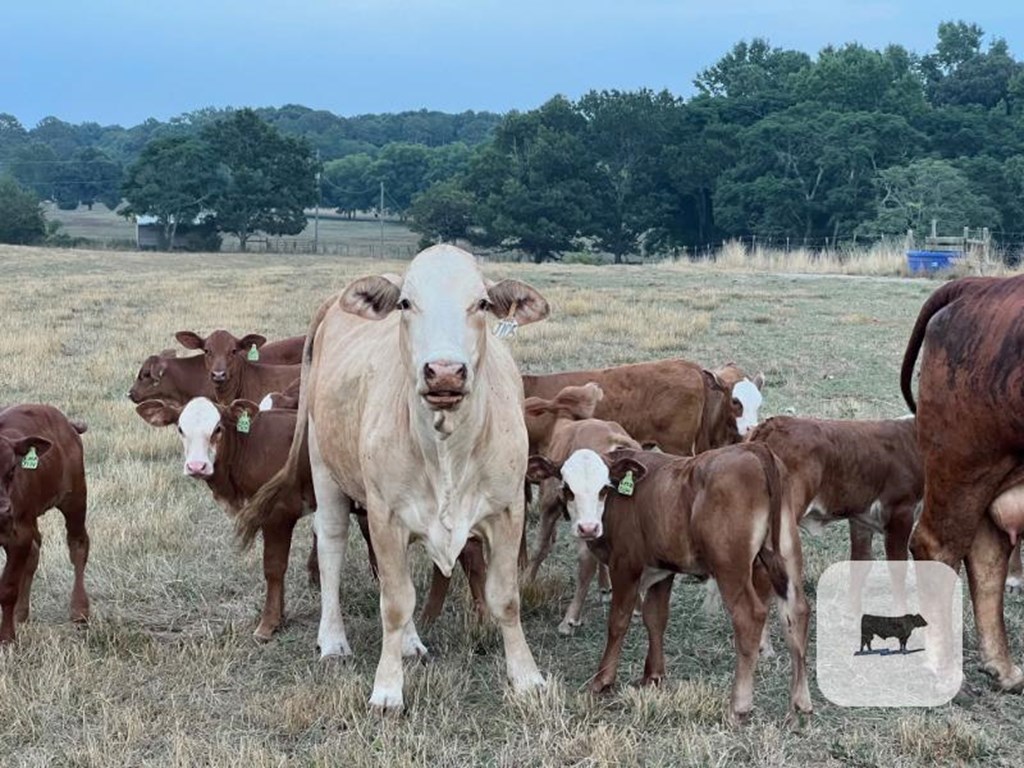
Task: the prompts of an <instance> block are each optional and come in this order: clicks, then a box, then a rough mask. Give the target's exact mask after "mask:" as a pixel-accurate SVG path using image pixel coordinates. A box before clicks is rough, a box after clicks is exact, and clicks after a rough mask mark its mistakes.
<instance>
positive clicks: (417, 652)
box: [402, 632, 430, 660]
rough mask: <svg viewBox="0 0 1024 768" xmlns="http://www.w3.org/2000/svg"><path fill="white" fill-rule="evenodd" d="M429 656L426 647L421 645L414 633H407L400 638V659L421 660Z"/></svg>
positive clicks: (418, 637)
mask: <svg viewBox="0 0 1024 768" xmlns="http://www.w3.org/2000/svg"><path fill="white" fill-rule="evenodd" d="M429 655H430V652H429V651H428V650H427V646H425V645H424V644H423V642H422V641H421V640H420V636H419V635H418V634H416V632H410V633H407V634H406V635H404V636H403V637H402V658H405V659H421V660H422V659H426V658H427V656H429Z"/></svg>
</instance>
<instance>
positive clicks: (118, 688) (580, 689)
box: [0, 246, 1024, 768]
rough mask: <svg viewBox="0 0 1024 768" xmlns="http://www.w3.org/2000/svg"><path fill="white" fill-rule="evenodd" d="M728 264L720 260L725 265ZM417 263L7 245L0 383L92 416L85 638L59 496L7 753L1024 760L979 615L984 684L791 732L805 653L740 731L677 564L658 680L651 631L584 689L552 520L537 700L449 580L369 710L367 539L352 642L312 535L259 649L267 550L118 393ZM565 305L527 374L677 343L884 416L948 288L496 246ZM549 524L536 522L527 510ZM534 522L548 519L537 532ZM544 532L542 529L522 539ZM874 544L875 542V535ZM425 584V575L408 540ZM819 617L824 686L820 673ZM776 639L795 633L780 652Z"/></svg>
mask: <svg viewBox="0 0 1024 768" xmlns="http://www.w3.org/2000/svg"><path fill="white" fill-rule="evenodd" d="M722 266H723V267H725V266H727V265H725V264H723V265H722ZM388 269H390V270H393V271H398V270H400V269H401V265H400V264H387V263H384V262H372V261H368V260H355V259H353V260H342V259H338V258H336V257H334V258H332V257H308V256H299V257H288V258H284V257H274V256H266V255H251V256H242V255H238V254H217V255H215V256H204V255H182V254H174V255H165V254H137V253H101V252H89V251H68V250H53V251H48V250H42V249H28V248H15V247H3V246H0V274H2V275H3V277H2V279H0V308H2V314H0V400H2V401H3V402H6V403H15V402H22V401H44V402H49V403H53V404H55V405H57V406H59V407H60V408H62V409H63V410H64V411H65V412H66V413H68V414H69V415H72V416H74V417H77V418H82V419H85V420H86V421H87V422H88V424H89V431H88V433H87V434H86V435H84V438H83V439H84V442H85V446H86V460H87V471H88V478H89V483H90V494H91V495H90V510H89V528H90V533H91V535H92V554H91V559H90V563H89V568H88V570H87V576H86V578H87V584H88V587H89V589H90V594H91V597H92V605H93V620H92V622H91V623H90V625H89V626H88V628H84V629H82V628H75V627H73V626H71V625H70V624H69V622H68V620H67V602H68V593H69V590H70V585H71V570H70V565H69V564H68V562H67V554H66V549H65V548H64V546H63V532H62V523H61V518H60V515H59V513H56V512H51V513H49V514H48V515H47V516H46V518H44V520H43V523H44V526H43V531H44V547H43V557H42V563H41V567H40V570H39V575H38V577H37V581H36V588H35V591H34V594H33V616H32V620H31V622H29V623H28V624H26V625H24V626H22V627H20V628H19V635H18V642H17V644H16V645H15V646H14V647H10V648H6V649H3V650H2V651H0V762H2V764H3V765H5V766H14V765H38V766H43V765H47V766H58V765H61V766H63V765H74V766H129V765H130V766H140V765H159V766H191V765H204V766H236V765H245V766H283V765H288V766H292V765H294V766H306V765H343V766H353V767H355V766H366V765H380V764H384V765H396V766H398V765H431V766H437V767H440V766H448V765H480V764H486V765H510V766H511V765H517V766H518V765H522V766H533V765H558V766H562V765H565V766H570V765H582V766H604V765H636V764H644V765H694V766H705V765H715V766H718V765H723V766H728V765H773V766H776V765H837V766H838V765H858V766H885V768H892V767H893V766H906V765H921V766H926V765H932V764H940V765H952V764H967V763H986V764H994V765H995V764H998V765H1019V764H1020V763H1021V761H1022V760H1024V699H1022V698H1021V697H1014V696H1005V695H999V694H996V693H993V692H991V690H990V687H989V683H988V681H987V679H986V678H985V677H984V676H982V675H981V674H980V673H979V672H978V671H977V668H978V664H977V661H978V657H977V652H976V643H975V637H974V632H973V622H972V621H971V620H968V621H967V627H968V630H967V632H968V634H967V638H966V649H967V659H966V668H967V683H968V686H967V689H966V692H965V693H963V694H961V695H960V696H959V697H958V698H957V700H956V701H955V703H952V704H950V705H948V706H945V707H941V708H938V709H933V710H910V709H890V710H882V709H843V708H840V707H836V706H834V705H832V704H830V703H829V702H828V701H826V700H825V699H824V698H823V697H822V696H821V695H820V693H819V692H818V691H817V689H816V688H815V686H814V685H813V684H812V686H811V687H812V695H813V697H814V704H815V708H816V714H815V716H814V717H813V718H812V719H811V720H810V721H809V722H807V723H805V724H802V725H799V724H797V725H794V724H789V723H787V722H785V713H786V705H787V693H788V691H787V688H788V674H789V673H788V658H787V656H786V655H785V654H780V655H779V656H777V657H776V658H774V659H770V660H766V661H763V662H762V663H761V665H760V666H759V668H758V672H757V677H756V689H755V710H754V715H753V717H752V719H751V721H750V722H749V723H748V724H747V725H746V726H744V727H742V728H739V729H732V728H730V727H729V726H727V725H726V724H725V720H724V713H725V705H726V701H727V697H728V689H729V685H730V682H731V678H732V668H733V658H734V656H733V650H732V640H731V630H730V628H729V626H728V623H727V620H726V618H725V617H724V615H705V614H704V612H703V611H702V610H701V601H702V599H703V595H704V591H703V589H702V588H701V587H700V586H697V585H693V584H687V583H683V582H681V581H679V580H677V584H676V587H675V589H674V590H673V608H672V615H671V619H670V622H669V629H668V636H667V654H668V678H667V680H666V683H665V685H664V686H663V687H662V688H661V689H659V690H639V689H635V688H633V687H631V686H629V685H628V684H627V683H626V681H629V680H631V679H635V678H637V677H639V675H640V672H641V669H642V663H643V654H644V652H645V650H646V639H645V635H644V631H643V627H642V625H639V624H637V625H634V627H633V628H632V630H631V633H630V636H629V639H628V641H627V647H626V652H625V654H624V658H623V668H622V670H621V672H620V681H622V682H621V684H620V686H619V688H618V689H617V691H616V692H615V693H613V694H611V695H609V696H607V697H601V698H594V697H591V696H590V695H589V694H587V693H586V692H585V685H586V682H587V679H588V678H589V677H590V675H592V674H593V672H594V671H595V669H596V664H597V660H598V657H599V654H600V651H601V648H602V647H603V641H604V624H603V621H604V618H603V617H604V608H603V607H602V606H600V605H598V604H597V603H596V600H595V601H593V602H591V603H589V604H588V607H587V613H586V623H585V625H584V626H583V627H581V628H580V629H579V630H578V631H577V634H576V636H575V637H573V638H568V639H567V638H563V637H561V636H559V635H558V633H557V631H556V626H557V624H558V621H559V619H560V617H561V614H562V612H563V611H564V608H565V605H566V603H567V601H568V599H569V597H570V593H571V588H572V587H571V584H572V582H571V573H572V571H573V568H572V566H571V562H572V555H573V551H572V547H570V545H569V543H568V535H567V532H565V531H562V533H561V536H560V541H559V544H558V546H556V548H555V555H554V556H553V557H552V558H551V559H550V560H549V561H548V562H547V563H546V564H545V566H544V568H543V569H542V571H541V573H542V577H541V579H540V580H539V582H538V583H537V584H535V585H533V586H531V587H530V588H528V589H527V590H526V592H525V594H524V600H523V617H524V622H525V629H526V634H527V638H528V640H529V641H530V643H531V646H532V649H533V651H534V654H535V655H536V657H537V661H538V664H539V666H540V667H541V669H542V671H543V672H544V673H545V674H547V675H549V676H550V682H549V685H548V687H547V689H546V691H545V692H544V693H543V694H541V695H539V696H535V697H532V698H528V699H523V700H520V699H517V698H515V697H513V696H511V695H510V694H509V693H508V691H507V688H506V685H505V682H504V679H503V677H504V675H503V670H504V663H503V660H502V655H501V643H500V639H499V637H498V634H497V632H495V631H494V630H492V629H491V628H489V627H487V626H484V627H480V626H475V625H474V624H473V622H472V621H471V619H470V618H469V616H470V611H469V610H468V607H469V600H468V589H467V588H466V586H465V584H464V581H463V579H462V577H461V575H459V576H458V577H457V578H456V581H455V582H454V586H455V588H454V590H453V599H450V600H449V602H448V605H447V606H446V609H445V613H444V615H443V616H442V618H441V620H440V621H439V622H438V624H437V625H435V626H434V627H432V628H430V629H429V630H427V631H426V632H425V633H424V640H425V641H426V643H427V644H428V646H429V647H430V650H431V652H432V654H433V659H434V660H433V663H431V664H427V665H418V664H412V663H411V662H410V666H409V667H408V669H407V673H408V674H407V677H406V704H407V710H406V714H405V715H404V716H403V717H401V718H396V719H393V720H385V721H381V720H379V719H378V718H377V717H375V716H373V715H371V714H369V713H368V712H367V710H366V699H367V698H368V696H369V693H370V688H371V684H372V677H373V671H374V668H375V665H376V661H377V654H378V651H379V646H380V624H379V619H378V615H377V592H376V588H375V585H374V582H373V581H372V580H371V579H370V577H369V575H368V569H367V565H366V557H365V547H364V545H363V543H362V541H361V539H360V537H359V536H357V535H353V536H352V537H351V538H350V547H351V549H352V556H351V557H349V558H348V560H347V562H346V573H345V577H344V584H343V600H344V606H343V607H344V611H345V615H346V621H347V628H348V632H349V639H350V641H351V642H352V645H353V648H354V650H355V652H356V657H355V659H354V660H352V661H350V662H345V663H322V662H320V661H318V659H317V653H316V651H315V647H314V646H315V641H316V626H317V621H318V616H319V596H318V595H317V593H315V592H313V591H312V590H311V589H310V588H309V587H308V586H307V585H306V580H305V573H304V568H303V563H304V559H305V556H306V553H307V551H308V549H309V525H308V522H307V523H303V524H301V525H300V526H299V527H298V528H297V532H296V546H295V550H294V552H293V556H292V567H291V569H290V571H289V577H288V621H287V624H286V625H285V626H284V628H283V629H282V631H281V632H280V633H279V635H278V636H277V637H276V638H275V639H274V640H273V641H272V642H270V643H268V644H265V645H258V644H256V643H255V642H254V641H253V639H252V637H251V632H252V629H253V627H254V622H255V619H256V616H257V614H258V611H259V608H260V605H261V604H262V597H263V578H262V573H261V567H260V561H259V557H258V548H257V552H251V553H246V554H244V555H243V554H240V553H239V552H238V550H237V547H236V546H235V543H234V541H233V538H232V535H231V530H230V526H229V524H228V521H227V520H226V518H225V516H224V514H223V513H222V512H221V511H220V510H219V508H218V507H217V506H216V505H215V504H214V502H213V500H212V498H211V497H210V495H209V493H208V492H207V490H206V488H205V486H202V485H201V484H199V483H198V482H196V481H192V480H190V479H188V478H186V477H183V476H182V474H181V469H180V462H181V459H180V447H179V442H178V439H177V437H176V436H175V434H174V433H173V431H171V430H157V429H153V428H151V427H149V426H147V425H146V424H145V423H143V421H142V420H141V419H139V418H138V417H137V416H136V415H135V413H134V410H133V407H132V404H131V403H130V402H129V401H128V399H127V398H126V397H125V392H126V391H127V389H128V387H129V385H130V383H131V380H132V378H133V377H134V376H135V373H136V371H137V369H138V365H139V363H140V361H141V360H142V359H143V358H144V357H145V356H146V355H147V354H149V353H151V352H155V351H158V350H160V349H163V348H165V347H168V346H171V345H172V344H173V338H172V334H173V333H174V332H175V331H177V330H180V329H193V330H196V331H199V332H201V333H206V332H208V331H210V330H212V329H214V328H217V327H226V328H228V329H230V330H232V331H234V332H235V333H236V334H238V335H241V334H242V333H243V332H249V331H258V332H261V333H265V334H266V335H267V336H268V337H272V338H276V337H281V336H286V335H291V334H297V333H302V332H304V331H305V329H306V325H307V322H308V319H309V317H310V315H311V313H312V312H313V310H314V309H315V307H316V306H317V305H318V303H319V302H320V300H321V299H323V298H324V297H325V296H326V295H327V294H328V293H329V292H332V291H333V290H335V289H337V288H340V287H342V286H343V285H344V284H345V283H346V282H347V281H348V280H349V279H351V278H353V277H355V276H358V275H361V274H366V273H369V272H378V271H384V270H388ZM487 272H488V274H489V275H490V276H492V277H500V276H510V275H514V276H517V277H521V278H523V279H526V280H528V281H530V282H531V283H533V284H534V285H535V286H537V287H538V288H540V289H541V290H542V291H543V292H544V293H545V294H546V295H547V297H548V298H549V299H550V301H551V303H552V306H553V314H552V317H551V319H550V320H549V321H547V322H544V323H540V324H537V325H532V326H529V327H526V328H524V329H522V330H521V331H520V334H519V337H518V338H517V339H516V340H515V341H513V342H512V343H513V345H514V350H515V354H516V356H517V358H518V359H519V361H520V363H521V365H522V367H523V368H524V369H525V370H529V371H545V370H556V369H567V368H577V367H584V366H595V365H609V364H614V363H624V362H627V361H634V360H644V359H655V358H660V357H669V356H674V355H679V356H684V357H687V358H690V359H694V360H698V361H701V362H703V363H705V364H708V365H717V364H720V363H724V362H726V361H728V360H735V361H737V362H738V363H740V364H741V365H742V366H744V367H745V368H746V369H747V370H749V371H757V370H763V371H764V372H765V374H766V376H767V380H768V385H767V388H766V391H765V398H766V400H765V406H764V415H766V416H767V415H772V414H776V413H783V412H793V413H798V414H806V415H816V416H829V417H865V418H870V417H889V416H897V415H900V414H902V413H903V412H904V406H903V403H902V400H901V397H900V395H899V391H898V385H897V376H898V373H897V372H898V366H899V361H900V359H901V356H902V352H903V346H904V343H905V341H906V337H907V335H908V333H909V329H910V326H911V323H912V321H913V318H914V317H915V315H916V313H917V310H918V308H919V306H920V304H921V303H922V301H923V300H924V298H925V297H926V296H927V295H928V293H929V292H930V291H931V290H932V289H933V288H934V287H935V286H936V284H937V283H935V282H934V281H927V280H912V281H911V280H904V279H893V278H879V277H844V276H825V275H807V274H804V275H796V274H773V273H771V272H751V271H744V270H743V269H742V265H739V266H733V267H732V268H730V269H721V268H718V269H716V268H715V267H713V266H712V265H688V264H682V263H680V264H675V265H666V266H644V267H621V268H609V267H584V266H564V265H554V266H542V267H535V266H527V265H512V264H494V265H491V266H489V267H487ZM531 525H532V521H531ZM531 535H532V531H531ZM804 541H805V551H806V577H805V580H806V583H807V586H808V594H809V596H810V598H811V599H812V600H813V598H814V584H815V582H816V580H817V578H818V576H819V575H820V574H821V572H822V571H823V570H824V568H825V567H826V566H827V565H828V564H830V563H831V562H833V561H835V560H838V559H842V558H843V556H844V553H845V552H846V546H847V544H846V541H847V538H846V530H845V529H844V528H842V527H838V526H837V527H834V528H831V529H829V530H828V531H827V532H826V534H825V535H824V536H823V537H820V538H813V539H812V538H805V539H804ZM531 544H532V540H531ZM880 549H881V547H880V543H879V542H876V553H878V552H880ZM415 557H416V559H417V563H418V565H417V570H416V573H417V582H418V584H419V587H420V599H421V600H422V597H423V587H424V586H425V583H426V579H427V576H428V569H427V566H426V564H425V562H424V558H423V556H422V552H421V550H419V549H417V550H416V551H415ZM1008 606H1009V607H1008V611H1007V620H1008V623H1009V625H1010V632H1011V638H1012V643H1013V652H1014V654H1015V656H1016V657H1017V658H1018V659H1019V658H1020V657H1021V656H1022V655H1024V648H1022V639H1024V598H1021V597H1020V596H1015V597H1011V598H1009V600H1008ZM813 632H814V629H813V623H812V643H811V654H810V664H811V678H812V680H813V678H814V675H813V669H814V667H813V664H814V644H813ZM776 647H781V643H779V642H777V643H776Z"/></svg>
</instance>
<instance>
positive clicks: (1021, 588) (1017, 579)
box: [1006, 576, 1024, 594]
mask: <svg viewBox="0 0 1024 768" xmlns="http://www.w3.org/2000/svg"><path fill="white" fill-rule="evenodd" d="M1006 591H1007V592H1009V593H1010V594H1017V593H1019V592H1024V577H1021V576H1007V577H1006Z"/></svg>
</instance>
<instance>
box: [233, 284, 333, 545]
mask: <svg viewBox="0 0 1024 768" xmlns="http://www.w3.org/2000/svg"><path fill="white" fill-rule="evenodd" d="M336 301H337V297H336V296H332V297H331V298H330V299H328V300H327V301H325V302H324V303H323V304H322V305H321V306H320V308H319V309H318V310H317V312H316V315H314V316H313V321H312V322H311V323H310V325H309V333H307V334H306V341H305V343H304V344H303V347H302V372H301V375H300V379H299V406H298V409H297V411H296V414H295V432H294V433H293V435H292V444H291V447H290V448H289V449H288V458H287V459H286V460H285V463H284V466H283V467H281V469H279V470H278V471H277V473H276V474H275V475H274V476H273V477H272V478H270V479H269V480H268V481H267V482H266V483H264V484H263V487H262V488H260V489H259V490H258V491H257V492H256V493H255V494H253V496H252V498H250V499H249V501H248V502H247V503H246V504H245V506H244V507H242V509H241V510H240V511H239V513H238V515H237V516H236V517H235V532H236V533H237V534H238V537H239V539H240V540H241V544H242V548H243V549H247V548H248V547H250V546H251V545H252V543H253V541H254V540H255V538H256V535H257V534H258V533H259V532H260V531H261V530H262V529H263V527H264V526H265V525H267V524H268V523H273V522H275V520H274V514H275V510H278V509H281V508H282V505H281V504H279V501H280V500H281V497H282V496H283V495H284V494H285V493H288V492H289V491H290V490H291V489H293V488H295V486H296V484H297V483H298V482H299V479H298V478H299V467H300V464H301V462H302V460H303V459H305V460H306V461H308V460H309V459H308V456H309V452H308V450H306V438H307V436H308V433H309V429H308V422H309V371H310V367H311V365H312V362H313V341H314V339H315V338H316V332H317V330H318V329H319V328H320V324H321V323H322V322H323V319H324V316H325V315H326V314H327V310H328V309H330V308H331V306H332V305H333V304H334V303H335V302H336Z"/></svg>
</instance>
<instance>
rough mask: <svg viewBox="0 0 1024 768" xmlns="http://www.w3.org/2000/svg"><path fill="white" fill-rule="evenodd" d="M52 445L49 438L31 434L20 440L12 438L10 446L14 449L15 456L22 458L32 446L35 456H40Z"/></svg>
mask: <svg viewBox="0 0 1024 768" xmlns="http://www.w3.org/2000/svg"><path fill="white" fill-rule="evenodd" d="M52 446H53V443H51V442H50V441H49V440H47V439H46V438H45V437H39V436H38V435H31V436H29V437H23V438H21V439H20V440H14V441H12V442H11V448H13V449H14V455H15V456H16V457H17V458H19V459H20V458H23V457H24V456H25V455H26V454H27V453H28V452H29V451H31V450H32V449H33V448H35V449H36V456H42V455H43V454H44V453H46V452H47V451H48V450H50V448H51V447H52Z"/></svg>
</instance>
